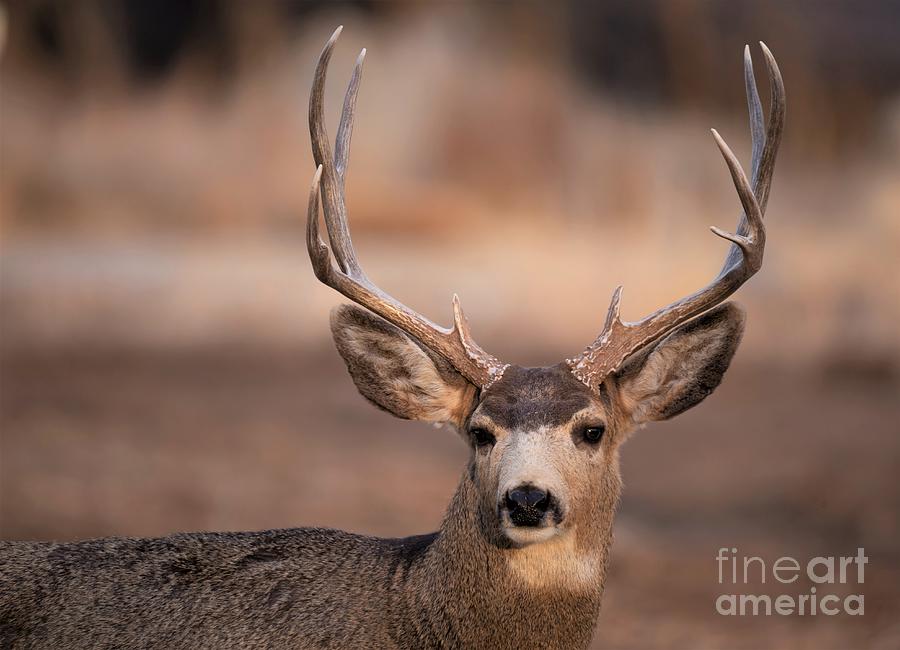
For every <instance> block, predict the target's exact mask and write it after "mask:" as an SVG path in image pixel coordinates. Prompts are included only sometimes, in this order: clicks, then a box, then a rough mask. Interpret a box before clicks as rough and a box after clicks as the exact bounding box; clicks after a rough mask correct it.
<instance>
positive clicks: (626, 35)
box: [569, 0, 900, 153]
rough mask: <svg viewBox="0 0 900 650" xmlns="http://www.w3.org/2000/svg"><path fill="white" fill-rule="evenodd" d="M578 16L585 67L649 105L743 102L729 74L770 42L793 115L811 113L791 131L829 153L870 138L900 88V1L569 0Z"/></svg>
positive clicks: (574, 20)
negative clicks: (747, 52) (743, 52)
mask: <svg viewBox="0 0 900 650" xmlns="http://www.w3.org/2000/svg"><path fill="white" fill-rule="evenodd" d="M569 17H570V27H571V34H572V39H571V47H572V52H573V57H574V64H575V66H576V69H578V70H579V71H580V72H581V74H582V75H583V76H584V77H585V79H586V80H587V81H588V82H589V83H592V84H594V85H595V86H598V87H600V88H603V89H606V90H610V91H613V92H615V93H617V94H621V95H623V96H626V97H629V98H631V99H633V100H638V101H641V102H643V103H652V104H658V103H664V104H670V105H675V106H691V105H699V104H703V105H705V106H708V105H709V104H710V101H713V102H715V103H718V104H719V105H721V106H729V107H730V106H733V105H735V104H737V103H738V102H741V101H742V98H741V96H740V94H739V90H740V89H739V88H737V86H735V85H734V84H728V83H722V81H723V80H724V79H728V78H729V77H728V75H729V74H730V72H731V70H732V69H733V66H734V63H735V60H736V59H737V54H736V53H738V52H740V47H741V46H742V45H743V44H744V43H750V44H755V42H756V41H759V40H763V41H765V42H766V43H767V44H768V45H769V46H770V47H771V48H772V50H773V51H774V52H775V54H776V56H777V57H778V60H779V61H780V62H782V69H783V71H784V73H785V79H787V80H788V82H789V85H790V88H791V105H792V107H791V112H792V113H793V114H802V115H804V120H803V121H802V123H797V122H794V123H792V124H791V131H792V137H793V138H795V139H798V138H802V139H803V140H805V141H807V142H808V143H811V144H812V145H813V146H818V147H822V148H824V149H825V153H828V150H829V149H833V148H840V147H844V146H846V145H848V144H852V143H854V142H857V143H858V140H859V139H860V137H861V136H869V135H871V129H872V128H873V127H875V126H877V123H878V120H876V119H874V117H875V115H876V113H877V111H879V110H880V107H881V105H882V104H883V103H884V102H885V101H887V100H890V99H891V98H892V97H893V96H894V94H895V93H896V92H897V89H898V87H900V38H898V36H897V26H898V25H900V3H896V2H883V1H880V0H860V1H852V0H837V1H835V2H816V1H815V0H800V1H795V2H789V3H773V2H757V1H754V0H732V1H730V2H705V1H703V0H675V1H667V0H637V1H629V0H613V1H611V2H595V1H594V0H570V2H569ZM757 72H758V73H759V71H757ZM826 107H827V108H826ZM795 111H796V112H795ZM817 153H822V152H821V151H819V152H817Z"/></svg>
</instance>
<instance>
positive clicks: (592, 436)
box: [581, 424, 606, 445]
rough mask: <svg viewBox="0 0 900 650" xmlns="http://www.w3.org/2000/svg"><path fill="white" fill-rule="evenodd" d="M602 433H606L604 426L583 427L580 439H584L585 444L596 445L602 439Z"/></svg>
mask: <svg viewBox="0 0 900 650" xmlns="http://www.w3.org/2000/svg"><path fill="white" fill-rule="evenodd" d="M604 431H606V426H604V425H602V424H598V425H595V426H590V427H585V428H584V429H582V431H581V437H582V438H584V441H585V442H587V443H590V444H592V445H596V444H597V443H598V442H600V440H601V439H602V438H603V432H604Z"/></svg>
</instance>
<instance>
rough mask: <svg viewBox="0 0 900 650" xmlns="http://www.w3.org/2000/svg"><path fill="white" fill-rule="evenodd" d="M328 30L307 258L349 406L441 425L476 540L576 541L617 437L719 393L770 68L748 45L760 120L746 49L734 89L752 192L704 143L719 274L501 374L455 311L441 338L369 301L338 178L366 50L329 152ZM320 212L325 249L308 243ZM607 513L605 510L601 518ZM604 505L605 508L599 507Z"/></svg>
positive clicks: (597, 499)
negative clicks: (719, 190)
mask: <svg viewBox="0 0 900 650" xmlns="http://www.w3.org/2000/svg"><path fill="white" fill-rule="evenodd" d="M339 34H340V28H338V30H337V31H335V33H334V35H333V36H332V37H331V39H330V40H329V41H328V43H327V44H326V45H325V48H324V50H323V51H322V54H321V57H320V58H319V62H318V66H317V68H316V72H315V79H314V82H313V88H312V93H311V97H310V104H309V127H310V134H311V139H312V149H313V156H314V158H315V162H316V164H317V165H318V168H317V170H316V172H315V176H314V178H313V182H312V188H311V190H310V195H309V213H308V222H307V245H308V249H309V256H310V259H311V261H312V266H313V270H314V271H315V274H316V277H318V279H319V280H321V281H322V282H323V283H324V284H326V285H328V286H330V287H332V288H334V289H336V290H337V291H339V292H340V293H342V294H343V295H344V296H346V297H347V298H349V299H350V300H352V301H353V302H355V303H357V304H358V305H361V306H362V307H364V308H365V309H363V308H361V307H358V306H351V305H344V306H341V307H338V308H337V309H335V310H334V312H333V313H332V317H331V329H332V333H333V335H334V339H335V342H336V344H337V348H338V351H339V352H340V354H341V356H342V357H343V358H344V361H345V362H346V364H347V368H348V369H349V371H350V375H351V376H352V378H353V381H354V382H355V384H356V386H357V388H358V389H359V391H360V393H362V394H363V396H365V397H366V398H367V399H369V400H370V401H371V402H373V403H374V404H375V405H377V406H379V407H381V408H383V409H385V410H386V411H388V412H390V413H392V414H394V415H395V416H397V417H401V418H407V419H414V420H423V421H427V422H434V423H448V424H450V425H452V426H453V427H454V428H456V429H457V430H458V431H459V433H460V434H461V435H462V437H463V439H464V440H465V441H466V442H467V443H468V444H469V446H470V447H471V460H470V465H469V472H468V474H469V476H470V478H471V481H472V482H473V484H474V485H475V487H476V492H477V494H478V499H477V501H478V503H477V504H476V505H475V508H476V510H477V512H475V513H473V514H474V515H475V517H476V519H477V521H478V522H479V526H480V528H481V531H482V533H483V534H484V536H485V538H486V539H488V540H490V541H491V542H492V543H494V544H497V545H500V546H513V547H523V546H529V545H533V544H537V543H541V542H545V541H547V540H549V539H552V538H554V537H558V536H560V535H564V534H565V533H566V532H567V531H573V530H575V531H583V533H584V534H589V532H590V529H591V527H592V526H593V525H594V524H593V522H595V521H596V519H597V510H598V508H604V507H606V508H609V509H610V510H611V509H612V507H613V506H614V503H615V500H616V498H617V496H618V490H619V487H618V486H619V469H618V448H619V446H620V445H621V443H622V442H623V440H625V438H626V436H627V435H628V434H629V432H630V431H632V430H633V429H635V428H636V427H638V426H640V425H642V424H645V423H647V422H651V421H657V420H665V419H668V418H671V417H673V416H675V415H678V414H679V413H681V412H683V411H685V410H687V409H689V408H691V407H692V406H694V405H696V404H698V403H699V402H701V401H702V400H703V399H704V398H705V397H706V396H707V395H709V394H710V393H711V392H712V391H713V390H714V389H715V388H716V387H717V386H718V384H719V382H720V381H721V380H722V376H723V374H724V372H725V370H726V369H727V368H728V365H729V363H730V361H731V358H732V356H733V355H734V353H735V350H736V349H737V346H738V343H739V342H740V338H741V334H742V332H743V328H744V314H743V311H742V310H741V309H740V308H739V307H738V306H737V305H735V304H733V303H728V302H724V301H725V300H726V299H727V298H728V297H729V296H730V295H731V294H732V293H734V292H735V291H736V290H737V289H738V288H739V287H740V286H741V285H742V284H743V283H744V282H746V281H747V280H748V279H749V278H750V277H751V276H752V275H753V274H754V273H756V272H757V271H758V270H759V269H760V267H761V265H762V260H763V251H764V248H765V228H764V226H763V213H764V211H765V207H766V203H767V200H768V196H769V187H770V185H771V180H772V173H773V169H774V164H775V156H776V152H777V150H778V146H779V142H780V139H781V133H782V127H783V124H784V112H785V99H784V87H783V84H782V80H781V74H780V72H779V70H778V66H777V64H776V63H775V59H774V58H773V57H772V54H771V52H769V50H768V49H767V48H766V46H765V45H763V44H761V46H762V51H763V55H764V57H765V62H766V67H767V70H768V74H769V82H770V86H771V109H770V115H769V119H768V121H767V123H764V118H763V111H762V107H761V103H760V99H759V96H758V93H757V90H756V84H755V79H754V75H753V67H752V62H751V58H750V52H749V48H747V49H745V53H744V76H745V82H746V89H747V99H748V105H749V111H750V127H751V134H752V140H753V151H752V171H751V180H748V179H747V177H746V175H745V174H744V171H743V170H742V168H741V165H740V163H739V162H738V160H737V158H736V157H735V156H734V154H733V153H732V152H731V150H730V149H729V148H728V145H726V144H725V142H724V141H723V140H722V138H721V137H720V136H719V135H718V133H716V131H715V130H713V132H712V133H713V137H714V138H715V141H716V144H717V145H718V147H719V149H720V151H721V152H722V155H723V157H724V159H725V162H726V164H727V166H728V169H729V171H730V173H731V177H732V180H733V182H734V186H735V188H736V190H737V194H738V197H739V199H740V202H741V205H742V207H743V212H742V214H741V216H740V219H739V223H738V226H737V230H736V233H734V234H731V233H727V232H724V231H722V230H719V229H718V228H715V227H713V228H712V231H713V232H714V233H715V234H716V235H718V236H719V237H722V238H724V239H726V240H728V241H729V242H731V246H730V247H729V250H728V252H727V254H726V256H725V261H724V264H723V266H722V269H721V271H720V272H719V274H718V275H717V276H716V277H715V278H714V279H713V280H712V282H710V283H709V284H708V285H707V286H705V287H703V288H702V289H700V290H699V291H697V292H695V293H693V294H691V295H689V296H687V297H685V298H682V299H680V300H678V301H676V302H674V303H672V304H670V305H668V306H666V307H663V308H661V309H659V310H657V311H655V312H654V313H652V314H650V315H649V316H647V317H645V318H643V319H641V320H639V321H635V322H625V321H623V320H622V319H621V318H620V317H619V304H620V300H621V296H622V290H621V287H619V288H618V289H616V291H615V293H614V294H613V297H612V301H611V304H610V306H609V310H608V313H607V316H606V321H605V324H604V325H603V328H602V329H601V331H600V334H599V335H598V336H597V338H596V340H594V342H593V343H591V344H590V345H589V346H588V347H587V348H586V349H585V350H584V352H582V353H581V354H580V355H578V356H576V357H574V358H572V359H566V360H565V361H563V362H561V363H559V364H557V365H554V366H550V367H546V368H523V367H520V366H516V365H510V364H507V363H503V362H501V361H499V360H498V359H497V358H495V357H493V356H492V355H490V354H488V353H487V352H485V351H484V350H483V349H482V348H481V347H480V346H479V345H478V344H477V343H476V342H475V341H474V339H473V338H472V335H471V333H470V330H469V327H468V324H467V321H466V318H465V316H464V315H463V312H462V308H461V307H460V303H459V299H458V298H457V297H456V296H454V297H453V301H452V304H453V326H452V327H451V328H443V327H440V326H438V325H435V324H434V323H432V322H431V321H429V320H428V319H426V318H425V317H423V316H421V315H420V314H418V313H416V312H414V311H412V310H411V309H409V308H408V307H407V306H405V305H403V304H401V303H400V302H398V301H397V300H395V299H394V298H392V297H391V296H389V295H387V294H386V293H384V292H383V291H382V290H381V289H379V288H378V287H377V286H376V285H375V284H374V283H373V282H372V281H371V280H370V279H369V278H368V277H367V276H366V274H365V272H364V271H363V269H362V267H361V266H360V264H359V261H358V260H357V257H356V254H355V252H354V249H353V244H352V243H351V240H350V231H349V227H348V222H347V210H346V207H345V203H344V179H345V176H346V173H347V162H348V156H349V148H350V137H351V132H352V127H353V115H354V110H355V106H356V96H357V91H358V89H359V82H360V76H361V72H362V64H363V59H364V56H365V50H363V51H362V53H361V54H360V56H359V59H358V60H357V62H356V66H355V68H354V70H353V75H352V77H351V80H350V85H349V88H348V90H347V94H346V97H345V100H344V107H343V112H342V115H341V120H340V125H339V127H338V131H337V137H336V141H335V145H334V151H333V152H332V150H331V147H330V145H329V141H328V135H327V132H326V129H325V123H324V115H323V114H324V108H323V89H324V84H325V75H326V69H327V67H328V61H329V59H330V57H331V53H332V49H333V47H334V44H335V41H336V40H337V37H338V35H339ZM320 196H321V200H322V211H323V213H324V220H325V225H326V227H327V231H328V239H329V241H330V244H331V246H330V249H329V246H328V245H326V244H325V242H324V241H322V239H321V238H320V236H319V201H320ZM604 504H605V505H604ZM610 504H612V505H610Z"/></svg>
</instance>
